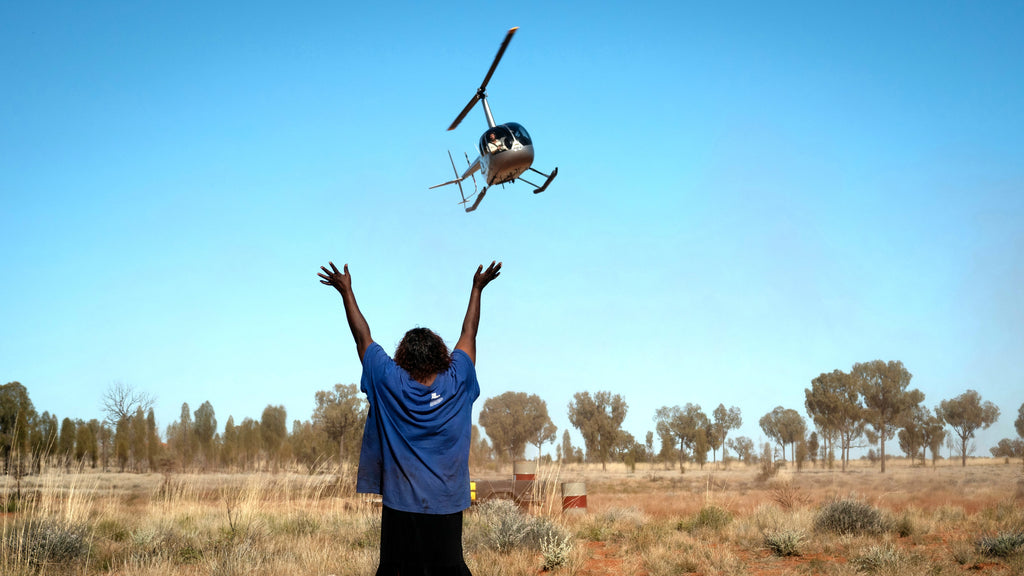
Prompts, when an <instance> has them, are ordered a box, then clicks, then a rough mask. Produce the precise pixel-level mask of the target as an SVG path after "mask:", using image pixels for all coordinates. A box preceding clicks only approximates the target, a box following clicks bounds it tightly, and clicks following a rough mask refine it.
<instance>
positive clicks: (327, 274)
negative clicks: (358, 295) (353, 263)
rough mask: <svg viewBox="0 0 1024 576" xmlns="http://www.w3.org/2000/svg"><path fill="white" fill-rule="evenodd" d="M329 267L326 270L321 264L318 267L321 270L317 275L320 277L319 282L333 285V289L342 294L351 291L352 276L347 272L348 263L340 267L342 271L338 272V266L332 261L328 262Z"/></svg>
mask: <svg viewBox="0 0 1024 576" xmlns="http://www.w3.org/2000/svg"><path fill="white" fill-rule="evenodd" d="M329 264H330V265H331V269H330V270H328V269H327V268H326V267H324V266H321V267H320V269H321V270H323V272H318V273H317V276H319V277H320V278H321V280H320V283H321V284H324V285H325V286H334V288H335V290H337V291H338V292H340V293H342V294H344V293H346V292H351V291H352V276H351V275H350V274H349V273H348V264H345V265H344V266H343V267H342V268H343V270H344V272H339V271H338V267H337V266H335V265H334V262H330V263H329Z"/></svg>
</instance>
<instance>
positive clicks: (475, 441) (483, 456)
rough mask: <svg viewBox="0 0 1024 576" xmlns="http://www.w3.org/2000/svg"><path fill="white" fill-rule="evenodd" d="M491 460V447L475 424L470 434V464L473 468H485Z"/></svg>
mask: <svg viewBox="0 0 1024 576" xmlns="http://www.w3.org/2000/svg"><path fill="white" fill-rule="evenodd" d="M490 459H491V445H490V444H488V443H487V438H484V437H483V434H480V428H479V427H478V426H477V425H476V424H473V427H472V428H471V429H470V433H469V463H470V464H472V465H473V466H483V465H484V463H485V462H487V461H488V460H490Z"/></svg>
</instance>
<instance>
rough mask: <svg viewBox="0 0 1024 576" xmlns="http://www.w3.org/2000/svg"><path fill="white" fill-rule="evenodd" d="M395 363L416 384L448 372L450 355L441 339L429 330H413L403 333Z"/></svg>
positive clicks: (450, 361) (450, 360) (450, 362)
mask: <svg viewBox="0 0 1024 576" xmlns="http://www.w3.org/2000/svg"><path fill="white" fill-rule="evenodd" d="M395 363H396V364H398V365H399V366H400V367H401V368H402V369H404V370H405V371H406V372H408V373H409V376H411V377H412V379H413V380H416V381H417V382H423V381H425V380H427V379H428V378H430V377H431V376H433V375H435V374H440V373H441V372H444V371H446V370H448V367H449V366H451V364H452V355H451V352H449V351H448V347H447V346H445V343H444V340H442V339H441V337H440V336H438V335H437V334H436V333H435V332H434V331H433V330H430V329H429V328H413V329H412V330H409V331H408V332H406V333H405V336H403V337H402V341H401V342H399V343H398V349H397V350H395Z"/></svg>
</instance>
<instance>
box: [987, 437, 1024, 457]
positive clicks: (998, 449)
mask: <svg viewBox="0 0 1024 576" xmlns="http://www.w3.org/2000/svg"><path fill="white" fill-rule="evenodd" d="M989 452H991V453H992V457H993V458H1024V440H1022V439H1020V438H1014V439H1012V440H1011V439H1009V438H1003V439H1002V440H1000V441H999V444H996V445H995V446H994V447H992V448H989Z"/></svg>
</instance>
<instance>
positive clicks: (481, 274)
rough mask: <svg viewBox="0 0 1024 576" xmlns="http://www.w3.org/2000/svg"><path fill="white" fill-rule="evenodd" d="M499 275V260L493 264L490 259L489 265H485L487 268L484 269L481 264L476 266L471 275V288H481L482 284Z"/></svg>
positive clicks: (484, 284)
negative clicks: (474, 272)
mask: <svg viewBox="0 0 1024 576" xmlns="http://www.w3.org/2000/svg"><path fill="white" fill-rule="evenodd" d="M500 275H501V262H498V263H497V264H495V263H494V261H491V265H490V266H488V267H487V270H484V266H483V264H481V265H480V266H477V268H476V274H474V275H473V289H474V290H483V289H484V286H487V285H488V284H490V283H491V280H494V279H495V278H497V277H498V276H500Z"/></svg>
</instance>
